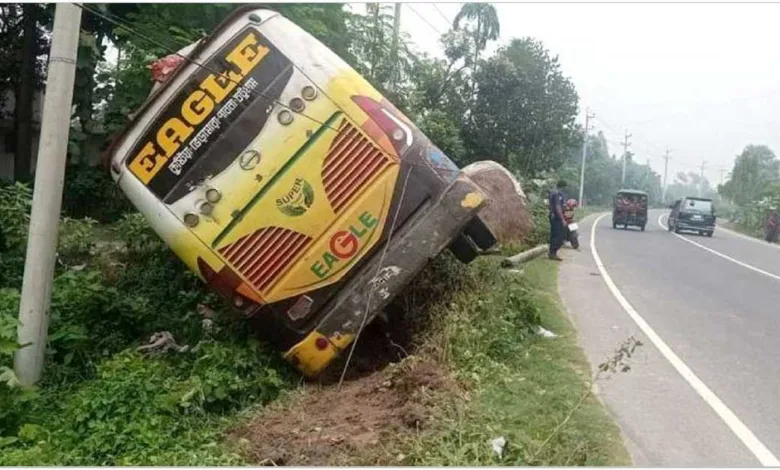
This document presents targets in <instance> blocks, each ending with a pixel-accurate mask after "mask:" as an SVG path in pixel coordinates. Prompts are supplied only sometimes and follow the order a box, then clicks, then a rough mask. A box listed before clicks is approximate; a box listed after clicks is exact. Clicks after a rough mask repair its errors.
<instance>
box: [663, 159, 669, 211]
mask: <svg viewBox="0 0 780 470" xmlns="http://www.w3.org/2000/svg"><path fill="white" fill-rule="evenodd" d="M668 172H669V149H668V148H667V149H666V155H664V189H663V191H662V192H661V201H662V202H663V203H664V204H666V175H667V174H668Z"/></svg>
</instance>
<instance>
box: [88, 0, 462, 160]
mask: <svg viewBox="0 0 780 470" xmlns="http://www.w3.org/2000/svg"><path fill="white" fill-rule="evenodd" d="M74 5H76V6H77V7H79V8H81V9H82V10H84V11H86V12H88V13H91V14H92V15H94V16H97V17H98V18H101V19H103V20H105V21H108V22H110V23H112V24H114V25H115V26H118V27H121V28H124V29H125V30H126V31H127V32H128V33H130V34H132V35H134V36H136V37H137V38H139V39H143V40H144V41H146V42H148V43H150V44H152V45H155V46H157V47H159V48H162V49H164V50H166V51H167V52H169V53H171V54H173V55H176V56H178V57H181V58H182V59H184V60H185V61H187V62H189V63H191V64H193V65H195V66H197V67H200V68H202V69H204V70H207V71H209V72H211V73H213V74H215V75H219V76H222V77H224V78H225V79H226V80H228V81H231V82H233V83H235V84H236V85H239V86H240V83H239V82H237V81H235V80H233V79H232V78H230V77H229V76H228V75H227V74H224V73H222V72H217V71H215V70H212V69H210V68H209V67H207V66H206V65H203V64H202V63H200V62H197V61H196V60H194V59H191V58H189V57H187V56H185V55H183V54H180V53H179V52H178V51H176V50H174V49H172V48H171V47H169V46H166V45H165V44H162V43H160V42H159V41H155V40H154V39H150V38H149V37H147V36H144V35H143V34H141V33H139V32H137V31H135V30H134V29H133V28H131V27H129V26H127V25H125V24H122V22H120V21H117V20H114V19H111V18H109V17H107V16H105V15H103V14H102V13H100V12H98V11H95V10H93V9H92V8H89V7H87V6H85V5H84V4H79V3H74ZM407 6H408V5H407ZM256 93H257V94H258V95H259V96H262V97H263V98H266V99H267V100H269V101H271V102H273V103H276V104H278V105H279V106H281V107H283V108H285V109H288V110H290V111H291V112H293V113H296V114H299V115H301V116H303V117H305V118H307V119H309V120H311V121H312V122H315V123H317V124H318V125H320V126H323V127H326V128H328V129H330V130H332V131H334V132H336V133H338V132H339V130H338V129H337V128H335V127H332V126H330V125H328V124H327V123H325V122H322V121H320V120H318V119H316V118H314V117H312V116H309V115H307V114H306V113H303V112H300V111H295V110H293V109H292V108H290V106H289V105H287V104H285V103H283V102H281V101H279V100H278V99H275V98H273V97H270V96H267V95H265V94H263V93H262V92H256ZM403 164H404V165H409V166H420V167H425V168H431V166H429V165H425V164H422V163H413V162H409V161H406V160H405V161H403ZM433 168H435V169H437V170H442V171H450V172H459V171H460V169H458V168H452V167H444V166H433Z"/></svg>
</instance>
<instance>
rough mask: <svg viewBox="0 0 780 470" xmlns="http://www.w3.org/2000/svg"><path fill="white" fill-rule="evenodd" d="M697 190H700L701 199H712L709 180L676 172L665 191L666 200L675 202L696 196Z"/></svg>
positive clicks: (696, 174)
mask: <svg viewBox="0 0 780 470" xmlns="http://www.w3.org/2000/svg"><path fill="white" fill-rule="evenodd" d="M699 190H701V196H702V197H712V196H714V195H715V193H714V191H713V189H712V187H711V186H710V182H709V180H708V179H707V178H706V177H704V178H702V177H701V175H699V174H698V173H695V172H692V171H689V172H678V173H677V175H675V178H674V182H672V184H670V185H669V188H667V190H666V195H667V198H668V199H671V200H675V199H681V198H684V197H688V196H698V195H699Z"/></svg>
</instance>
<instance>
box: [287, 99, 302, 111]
mask: <svg viewBox="0 0 780 470" xmlns="http://www.w3.org/2000/svg"><path fill="white" fill-rule="evenodd" d="M290 109H292V110H293V111H295V112H296V113H302V112H303V110H304V109H306V105H305V104H304V102H303V100H302V99H300V98H293V99H291V100H290Z"/></svg>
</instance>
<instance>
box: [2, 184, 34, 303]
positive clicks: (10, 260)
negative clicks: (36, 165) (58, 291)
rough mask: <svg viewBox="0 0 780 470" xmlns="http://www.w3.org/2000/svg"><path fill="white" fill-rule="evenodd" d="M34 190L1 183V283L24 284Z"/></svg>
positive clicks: (3, 285)
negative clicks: (25, 258) (25, 257)
mask: <svg viewBox="0 0 780 470" xmlns="http://www.w3.org/2000/svg"><path fill="white" fill-rule="evenodd" d="M31 207H32V190H31V189H30V188H29V187H28V186H26V185H24V184H21V183H16V184H10V185H9V184H3V183H0V287H6V286H21V285H22V275H23V274H24V254H25V249H26V247H27V232H28V230H29V224H30V208H31Z"/></svg>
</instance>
